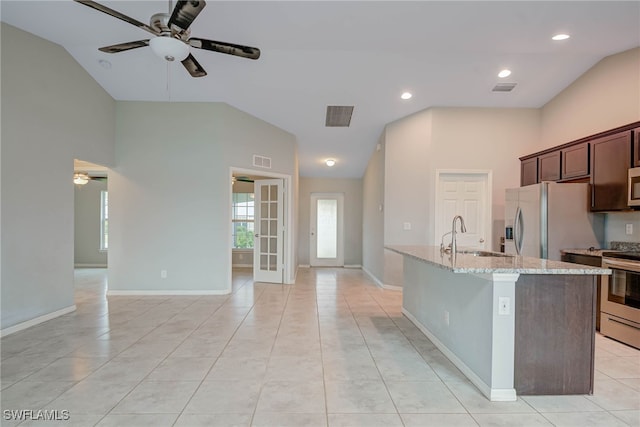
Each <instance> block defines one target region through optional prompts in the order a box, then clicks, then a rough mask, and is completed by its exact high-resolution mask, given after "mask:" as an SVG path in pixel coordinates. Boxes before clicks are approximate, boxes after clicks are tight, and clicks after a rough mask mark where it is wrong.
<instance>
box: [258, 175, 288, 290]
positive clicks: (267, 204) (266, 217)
mask: <svg viewBox="0 0 640 427" xmlns="http://www.w3.org/2000/svg"><path fill="white" fill-rule="evenodd" d="M254 192H255V206H256V209H255V242H254V250H253V254H254V255H253V280H254V281H255V282H270V283H283V274H282V273H283V269H284V257H283V255H284V253H283V252H284V251H283V241H284V226H283V224H284V221H283V212H284V181H283V180H282V179H264V180H257V181H255V183H254Z"/></svg>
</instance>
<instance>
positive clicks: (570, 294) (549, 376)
mask: <svg viewBox="0 0 640 427" xmlns="http://www.w3.org/2000/svg"><path fill="white" fill-rule="evenodd" d="M515 304H516V308H515V316H516V318H515V323H516V324H515V329H516V333H515V338H516V341H515V366H514V383H515V384H514V385H515V389H516V393H517V394H518V395H559V394H593V377H594V350H595V310H596V277H595V276H573V275H555V274H544V275H528V274H522V275H520V277H519V278H518V281H517V283H516V301H515Z"/></svg>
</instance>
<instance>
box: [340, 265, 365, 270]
mask: <svg viewBox="0 0 640 427" xmlns="http://www.w3.org/2000/svg"><path fill="white" fill-rule="evenodd" d="M344 268H355V269H356V270H359V269H361V268H362V266H361V265H360V264H345V265H344Z"/></svg>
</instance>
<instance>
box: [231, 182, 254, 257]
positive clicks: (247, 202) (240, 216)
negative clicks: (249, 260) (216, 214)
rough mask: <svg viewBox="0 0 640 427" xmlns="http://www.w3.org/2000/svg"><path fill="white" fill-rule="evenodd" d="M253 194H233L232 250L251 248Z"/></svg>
mask: <svg viewBox="0 0 640 427" xmlns="http://www.w3.org/2000/svg"><path fill="white" fill-rule="evenodd" d="M253 200H254V195H253V193H233V206H232V210H233V212H232V215H231V222H232V232H233V248H234V249H249V248H253V233H254V231H253V230H254V227H253Z"/></svg>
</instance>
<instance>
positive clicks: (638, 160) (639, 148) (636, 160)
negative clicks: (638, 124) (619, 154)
mask: <svg viewBox="0 0 640 427" xmlns="http://www.w3.org/2000/svg"><path fill="white" fill-rule="evenodd" d="M633 167H640V128H637V129H634V130H633Z"/></svg>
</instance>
